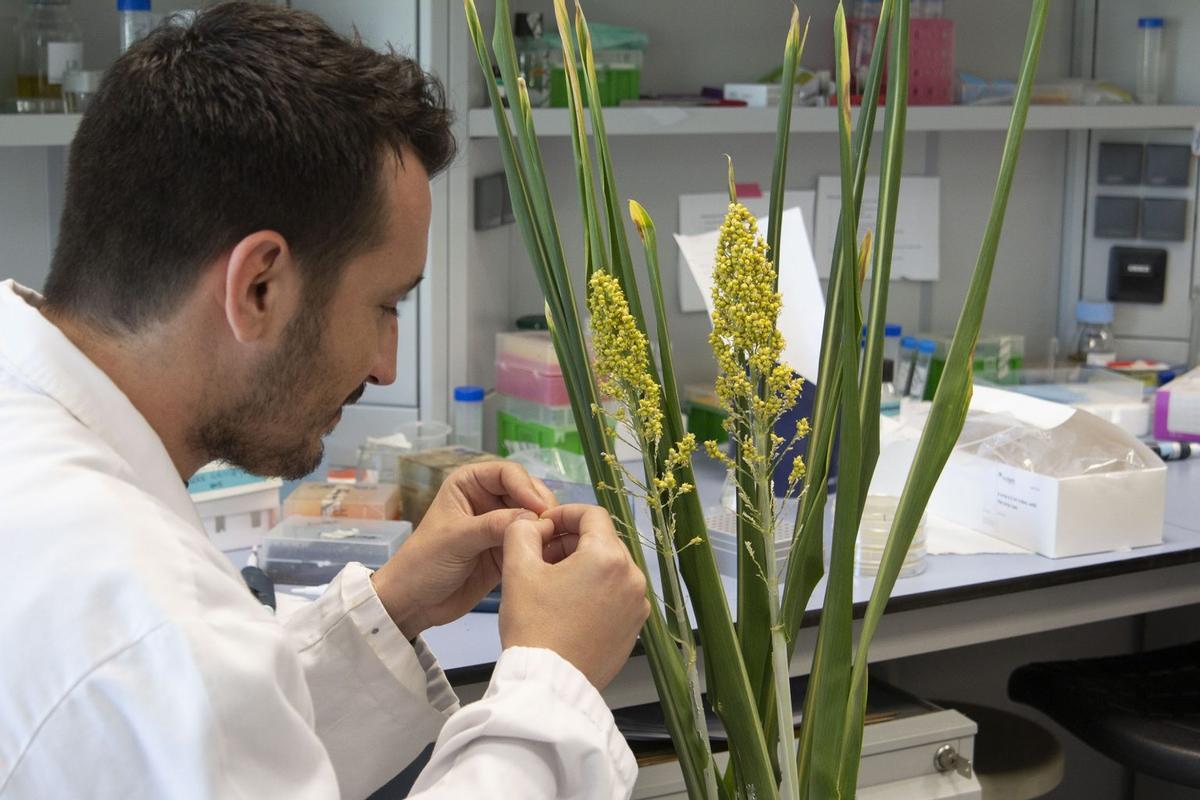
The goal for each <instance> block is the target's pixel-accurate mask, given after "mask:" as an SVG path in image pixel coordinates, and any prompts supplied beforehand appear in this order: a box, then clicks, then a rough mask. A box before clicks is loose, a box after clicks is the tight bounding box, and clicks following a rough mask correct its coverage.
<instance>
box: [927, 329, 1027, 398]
mask: <svg viewBox="0 0 1200 800" xmlns="http://www.w3.org/2000/svg"><path fill="white" fill-rule="evenodd" d="M928 338H930V339H932V340H933V341H934V342H936V343H937V351H936V352H935V353H934V354H933V358H932V359H931V360H930V362H929V376H928V378H927V379H926V381H925V391H924V393H923V395H922V397H921V398H919V399H922V400H932V399H933V393H934V392H936V391H937V386H938V381H940V380H941V377H942V371H943V370H944V369H945V368H946V358H947V357H948V356H949V355H950V342H951V339H952V337H950V336H931V337H928ZM1024 365H1025V337H1024V336H1021V335H1020V334H998V335H983V336H980V337H979V342H978V343H977V344H976V345H975V370H974V374H975V378H976V380H983V381H987V382H988V383H993V384H999V385H1005V386H1008V385H1015V384H1017V383H1019V382H1020V379H1019V377H1018V376H1019V374H1020V372H1021V369H1022V367H1024Z"/></svg>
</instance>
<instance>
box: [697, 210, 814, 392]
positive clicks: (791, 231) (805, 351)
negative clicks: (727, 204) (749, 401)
mask: <svg viewBox="0 0 1200 800" xmlns="http://www.w3.org/2000/svg"><path fill="white" fill-rule="evenodd" d="M810 194H811V193H810ZM758 227H759V230H760V231H761V232H762V233H763V235H764V236H765V235H766V230H767V218H766V217H765V216H764V217H761V218H759V220H758ZM718 236H719V230H711V231H708V232H706V233H700V234H696V235H693V236H685V235H681V234H675V242H676V243H677V244H678V245H679V252H680V254H681V260H682V261H683V262H684V264H685V265H686V267H687V269H688V272H689V273H690V274H691V276H692V279H693V280H694V281H695V283H696V285H697V286H698V287H699V289H700V294H701V297H702V298H703V303H704V307H705V308H706V309H707V311H708V313H709V316H711V315H712V312H713V302H712V274H713V260H714V256H715V253H716V249H717V238H718ZM779 249H780V251H781V259H780V262H779V263H778V265H777V267H778V269H779V292H780V294H782V295H783V310H782V311H781V312H780V314H779V330H780V332H781V333H782V334H783V338H784V340H785V341H786V342H787V345H786V346H785V347H784V350H783V360H784V362H785V363H787V364H788V365H789V366H791V367H792V369H794V370H796V371H797V372H799V373H800V374H801V375H803V376H804V377H805V378H807V379H808V380H810V381H813V382H814V383H815V382H816V377H817V370H818V369H819V368H820V365H821V327H822V325H823V323H824V319H825V296H824V295H823V294H822V292H821V282H820V280H818V278H817V265H816V262H815V261H814V260H813V254H812V247H811V246H810V245H809V241H808V231H807V228H806V227H805V224H804V213H803V212H802V211H801V210H800V209H799V208H788V209H786V210H785V211H784V212H783V217H782V219H781V221H780V241H779ZM680 277H681V278H682V277H683V276H680Z"/></svg>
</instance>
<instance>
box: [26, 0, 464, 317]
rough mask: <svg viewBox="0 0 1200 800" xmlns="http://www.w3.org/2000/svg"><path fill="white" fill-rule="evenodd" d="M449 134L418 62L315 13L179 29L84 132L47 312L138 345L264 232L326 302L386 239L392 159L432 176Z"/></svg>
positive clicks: (138, 49) (152, 50) (213, 19)
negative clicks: (386, 173)
mask: <svg viewBox="0 0 1200 800" xmlns="http://www.w3.org/2000/svg"><path fill="white" fill-rule="evenodd" d="M450 122H451V114H450V112H449V110H448V109H447V107H446V102H445V95H444V92H443V90H442V87H441V84H440V83H439V82H438V81H437V79H436V78H434V77H432V76H431V75H428V74H427V73H425V72H424V71H423V70H422V69H421V67H420V66H419V65H418V64H417V63H416V62H414V61H413V60H411V59H409V58H406V57H404V56H400V55H397V54H395V53H380V52H378V51H375V50H372V49H371V48H369V47H366V46H364V45H362V44H361V43H360V42H358V41H354V40H350V39H347V38H345V37H342V36H339V35H338V34H336V33H335V32H333V31H332V30H331V29H330V28H329V27H328V26H327V25H326V24H325V23H324V22H322V21H321V20H320V19H319V18H317V17H316V16H313V15H312V14H308V13H304V12H299V11H290V10H286V9H279V8H272V7H269V6H260V5H253V4H250V3H243V2H236V3H224V4H221V5H217V6H214V7H213V8H211V9H209V10H207V11H204V12H201V13H200V14H199V15H198V16H196V17H195V19H194V20H190V21H187V20H184V21H180V20H174V21H171V22H168V23H166V24H164V25H163V26H161V27H160V28H159V29H158V30H156V31H154V32H153V33H152V34H150V35H149V36H148V37H147V38H146V39H144V40H143V41H141V42H139V43H138V44H136V45H134V46H133V47H131V48H130V49H129V51H128V52H126V53H125V54H124V55H123V56H121V57H120V58H119V59H117V61H116V62H115V63H114V64H113V66H112V68H111V69H109V71H108V73H107V74H106V75H105V77H104V80H103V82H102V83H101V85H100V89H99V91H98V93H97V95H96V97H95V98H94V99H93V101H92V103H91V105H90V106H89V108H88V111H87V113H86V114H84V116H83V119H82V121H81V122H80V125H79V131H78V133H77V134H76V136H75V140H74V142H73V144H72V147H71V155H70V164H69V169H68V177H67V192H66V200H65V205H64V209H63V216H62V224H61V227H60V233H59V239H58V245H57V248H56V249H55V252H54V260H53V263H52V264H51V270H50V277H49V279H48V281H47V284H46V300H47V303H48V304H49V305H50V307H51V308H52V309H54V310H55V311H58V312H64V313H67V314H73V315H76V316H79V317H82V318H83V319H85V320H87V321H89V322H91V323H92V324H94V325H96V326H99V327H101V328H102V329H104V330H107V331H111V332H120V331H127V332H132V331H136V330H138V329H139V328H141V327H142V326H144V325H145V324H147V323H149V322H154V321H158V320H161V319H164V318H165V317H167V316H169V315H170V314H171V313H172V312H173V311H174V310H175V309H176V308H177V306H178V304H179V303H180V302H181V301H182V300H183V299H184V297H185V296H186V295H187V294H188V292H190V291H191V290H192V289H193V288H194V286H195V283H196V280H197V278H198V277H199V275H200V272H201V270H202V268H203V267H204V266H205V265H206V264H209V263H211V261H212V259H214V258H216V257H218V256H220V255H221V254H222V253H224V252H226V251H228V250H229V249H231V248H232V247H233V246H234V245H235V244H237V242H239V241H240V240H241V239H243V238H244V237H245V236H247V235H248V234H250V233H253V232H254V231H258V230H274V231H277V232H279V233H280V234H282V235H283V236H284V237H285V238H286V239H287V241H288V244H289V247H290V248H291V251H292V254H293V256H294V257H295V258H296V260H297V262H298V264H299V265H300V268H301V269H302V271H303V273H304V278H305V285H306V287H308V288H313V287H316V288H320V289H325V288H328V287H329V286H331V285H332V284H333V282H334V281H335V280H336V278H337V276H338V275H339V274H340V270H341V267H342V266H344V264H345V263H346V261H347V260H348V259H349V258H351V257H353V256H354V255H357V254H358V253H359V252H362V251H363V250H365V249H368V248H369V247H371V246H373V245H374V244H376V243H377V242H378V241H379V239H380V238H381V235H382V226H383V224H384V216H383V212H384V193H383V187H384V183H383V182H382V179H381V175H382V172H383V165H384V164H385V163H386V160H387V158H388V155H389V153H394V154H395V155H396V156H397V157H399V156H400V155H401V149H402V148H403V147H407V148H410V150H411V152H413V153H415V154H416V156H417V157H418V158H419V159H420V160H421V163H422V165H423V166H424V167H425V169H426V170H427V171H428V173H429V174H430V175H431V176H432V175H434V174H435V173H437V172H439V171H440V170H442V169H444V168H445V167H446V165H447V164H448V163H449V162H450V160H451V159H452V158H453V156H454V148H455V145H454V139H453V137H452V135H451V133H450Z"/></svg>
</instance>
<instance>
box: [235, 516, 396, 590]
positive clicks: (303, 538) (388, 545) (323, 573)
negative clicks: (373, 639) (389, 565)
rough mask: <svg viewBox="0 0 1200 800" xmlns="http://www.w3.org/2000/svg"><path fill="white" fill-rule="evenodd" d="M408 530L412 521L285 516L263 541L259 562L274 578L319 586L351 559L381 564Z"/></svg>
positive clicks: (373, 566)
mask: <svg viewBox="0 0 1200 800" xmlns="http://www.w3.org/2000/svg"><path fill="white" fill-rule="evenodd" d="M411 533H412V525H411V524H409V523H407V522H400V521H395V520H359V519H314V518H312V517H287V518H286V519H284V521H283V522H282V523H281V524H279V525H277V526H276V527H275V528H274V529H272V530H271V532H270V534H269V535H268V536H267V538H266V539H265V541H264V542H263V547H262V551H261V553H260V554H259V557H258V563H259V566H260V567H261V568H262V570H263V571H264V572H266V573H267V574H268V575H270V576H271V579H272V580H274V581H276V582H278V583H285V584H293V585H298V586H317V585H320V584H322V583H329V581H331V580H333V578H334V576H336V575H337V574H338V573H339V572H340V571H341V570H342V568H343V567H344V566H346V565H347V564H349V563H351V562H355V561H357V562H359V563H361V564H363V565H365V566H367V567H370V568H371V569H378V568H379V567H382V566H383V565H384V563H385V562H387V560H388V559H389V558H391V557H392V555H393V554H394V553H395V552H396V551H397V550H398V549H399V548H400V545H401V544H402V543H403V542H404V540H405V539H407V538H408V537H409V535H410V534H411Z"/></svg>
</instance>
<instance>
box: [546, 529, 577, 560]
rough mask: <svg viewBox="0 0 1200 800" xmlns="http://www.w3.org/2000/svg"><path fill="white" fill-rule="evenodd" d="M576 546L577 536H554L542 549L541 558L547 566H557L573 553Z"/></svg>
mask: <svg viewBox="0 0 1200 800" xmlns="http://www.w3.org/2000/svg"><path fill="white" fill-rule="evenodd" d="M578 546H579V534H577V533H564V534H562V535H560V536H555V537H554V538H553V539H551V540H550V541H549V542H548V543H547V544H546V546H545V547H544V548H542V556H543V557H544V558H545V559H546V562H547V563H548V564H557V563H558V562H560V561H562V560H563V559H564V558H566V557H567V556H569V555H571V553H574V552H575V548H576V547H578Z"/></svg>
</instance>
